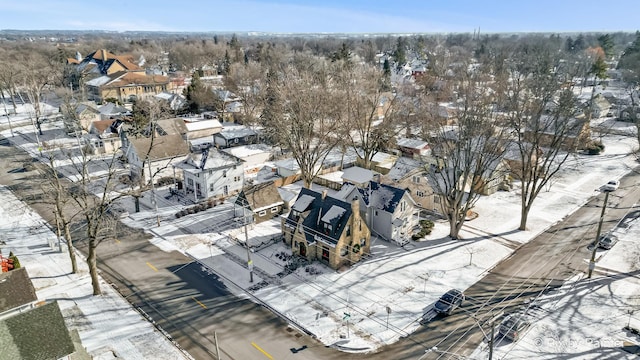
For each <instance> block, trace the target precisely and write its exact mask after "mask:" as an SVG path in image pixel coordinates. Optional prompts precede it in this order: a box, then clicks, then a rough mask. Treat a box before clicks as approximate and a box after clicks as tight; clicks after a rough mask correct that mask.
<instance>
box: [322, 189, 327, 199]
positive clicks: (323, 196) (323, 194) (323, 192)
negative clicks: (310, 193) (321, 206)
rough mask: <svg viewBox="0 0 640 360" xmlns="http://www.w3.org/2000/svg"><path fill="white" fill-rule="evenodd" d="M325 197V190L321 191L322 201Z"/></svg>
mask: <svg viewBox="0 0 640 360" xmlns="http://www.w3.org/2000/svg"><path fill="white" fill-rule="evenodd" d="M326 197H327V190H322V200H324V199H325V198H326Z"/></svg>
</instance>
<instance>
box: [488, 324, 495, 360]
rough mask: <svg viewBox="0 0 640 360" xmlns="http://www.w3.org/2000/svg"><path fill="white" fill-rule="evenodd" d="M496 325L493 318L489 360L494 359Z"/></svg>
mask: <svg viewBox="0 0 640 360" xmlns="http://www.w3.org/2000/svg"><path fill="white" fill-rule="evenodd" d="M494 328H495V326H494V323H493V320H491V337H490V338H489V360H492V359H493V341H494V337H495V334H494V332H495V329H494Z"/></svg>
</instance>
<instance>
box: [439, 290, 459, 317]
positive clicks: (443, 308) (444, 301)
mask: <svg viewBox="0 0 640 360" xmlns="http://www.w3.org/2000/svg"><path fill="white" fill-rule="evenodd" d="M464 299H465V297H464V294H463V293H462V291H460V290H456V289H451V290H449V291H447V293H446V294H444V295H442V296H441V297H440V299H438V301H436V303H435V305H433V308H434V309H435V311H436V312H437V313H438V314H443V315H451V313H452V312H453V310H455V309H457V308H458V307H460V305H462V302H463V301H464Z"/></svg>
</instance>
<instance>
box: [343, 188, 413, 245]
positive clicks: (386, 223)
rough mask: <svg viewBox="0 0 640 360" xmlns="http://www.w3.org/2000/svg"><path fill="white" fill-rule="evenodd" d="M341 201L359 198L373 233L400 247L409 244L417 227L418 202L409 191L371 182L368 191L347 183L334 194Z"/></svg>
mask: <svg viewBox="0 0 640 360" xmlns="http://www.w3.org/2000/svg"><path fill="white" fill-rule="evenodd" d="M334 196H335V197H337V198H340V199H345V200H346V199H354V198H357V199H359V202H360V206H359V209H360V212H361V216H362V217H363V218H364V219H365V221H366V223H367V226H368V227H369V228H370V229H371V233H372V234H373V235H375V236H379V237H381V238H383V239H385V240H387V241H391V242H394V243H396V244H398V245H400V246H402V245H405V244H407V243H408V242H409V239H410V237H411V231H412V230H413V227H414V226H416V225H417V224H418V220H417V216H415V204H416V203H415V201H414V200H413V198H412V197H411V195H410V194H409V191H408V190H406V189H399V188H396V187H393V186H390V185H386V184H381V183H378V182H376V181H370V182H369V184H368V186H367V187H365V188H359V187H356V186H354V185H352V184H345V185H344V187H343V189H341V190H340V192H338V193H337V194H335V195H334Z"/></svg>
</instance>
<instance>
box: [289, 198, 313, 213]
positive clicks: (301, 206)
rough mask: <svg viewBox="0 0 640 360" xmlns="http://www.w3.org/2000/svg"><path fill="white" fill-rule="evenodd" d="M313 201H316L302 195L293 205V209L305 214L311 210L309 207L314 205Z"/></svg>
mask: <svg viewBox="0 0 640 360" xmlns="http://www.w3.org/2000/svg"><path fill="white" fill-rule="evenodd" d="M313 200H315V198H314V197H313V196H311V195H306V194H303V195H300V197H299V198H298V200H296V203H295V204H293V206H292V207H291V208H292V209H293V210H295V211H299V212H303V211H305V210H307V209H308V208H309V205H311V203H313Z"/></svg>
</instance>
